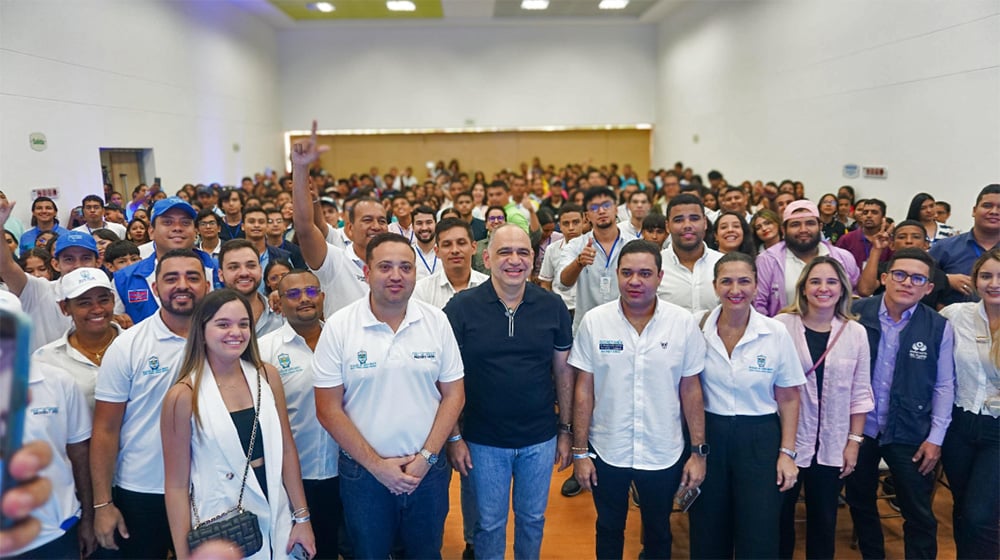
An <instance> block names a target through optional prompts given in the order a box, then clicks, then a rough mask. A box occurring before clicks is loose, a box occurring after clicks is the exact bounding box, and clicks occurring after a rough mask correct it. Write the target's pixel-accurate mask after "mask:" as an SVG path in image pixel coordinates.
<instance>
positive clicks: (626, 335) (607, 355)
mask: <svg viewBox="0 0 1000 560" xmlns="http://www.w3.org/2000/svg"><path fill="white" fill-rule="evenodd" d="M569 363H570V365H571V366H573V367H575V368H577V369H579V370H581V371H582V372H586V373H581V375H593V377H594V412H593V416H592V417H591V422H590V444H591V445H592V446H593V447H594V450H595V451H596V452H597V454H598V455H599V456H600V457H601V460H602V461H604V462H606V463H608V464H609V465H612V466H615V467H621V468H631V469H640V470H659V469H665V468H668V467H670V466H671V465H673V464H674V463H676V462H677V460H678V459H679V458H680V457H681V454H682V453H683V451H684V436H683V430H682V425H683V421H682V409H681V400H680V382H681V378H682V377H690V376H694V375H698V374H700V373H701V371H702V369H704V365H705V343H704V339H703V338H702V337H701V333H699V332H698V323H697V322H696V321H695V319H694V317H693V316H692V315H691V314H690V313H688V312H687V311H685V310H684V309H682V308H681V307H679V306H677V305H674V304H672V303H667V302H665V301H663V300H658V301H657V305H656V310H655V312H654V313H653V317H652V318H651V319H650V321H649V323H647V324H646V327H645V328H644V329H643V330H642V334H639V333H636V331H635V327H633V326H632V325H631V324H630V323H629V322H628V319H626V317H625V314H624V312H623V311H622V307H621V303H620V302H618V301H613V302H610V303H605V304H604V305H601V306H599V307H595V308H594V309H591V310H590V311H589V312H588V313H587V316H586V317H584V318H583V322H582V323H581V324H580V330H579V331H577V334H576V340H575V341H574V344H573V350H572V351H570V354H569Z"/></svg>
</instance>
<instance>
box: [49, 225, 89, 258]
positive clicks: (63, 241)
mask: <svg viewBox="0 0 1000 560" xmlns="http://www.w3.org/2000/svg"><path fill="white" fill-rule="evenodd" d="M70 247H81V248H83V249H89V250H91V251H93V252H94V254H95V255H96V254H97V242H96V241H94V236H92V235H90V234H89V233H83V232H80V231H71V232H69V233H64V234H62V235H60V236H59V237H58V238H56V251H55V256H57V257H58V256H59V253H62V252H63V250H64V249H69V248H70Z"/></svg>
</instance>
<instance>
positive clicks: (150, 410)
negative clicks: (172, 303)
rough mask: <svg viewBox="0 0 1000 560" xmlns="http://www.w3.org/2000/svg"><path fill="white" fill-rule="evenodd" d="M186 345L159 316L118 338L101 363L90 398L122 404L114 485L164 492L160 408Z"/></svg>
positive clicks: (174, 378)
mask: <svg viewBox="0 0 1000 560" xmlns="http://www.w3.org/2000/svg"><path fill="white" fill-rule="evenodd" d="M186 342H187V339H185V338H183V337H181V336H178V335H176V334H174V333H173V332H172V331H171V330H170V329H168V328H167V325H166V324H165V323H164V322H163V319H162V318H161V317H160V313H159V312H157V313H154V314H153V315H151V316H150V317H149V318H147V319H144V320H143V321H141V322H139V324H137V325H135V326H134V327H132V328H130V329H128V330H126V331H125V332H123V333H122V334H120V335H118V338H116V339H115V341H114V342H112V343H111V346H109V347H108V350H107V354H105V355H104V359H103V360H101V369H100V371H99V372H98V374H97V388H96V389H95V391H94V397H95V398H96V399H97V400H99V401H105V402H111V403H126V407H125V416H124V417H123V418H122V427H121V433H120V436H119V442H118V464H117V467H116V468H115V478H114V485H115V486H118V487H121V488H124V489H125V490H131V491H133V492H142V493H146V494H162V493H163V448H162V443H161V441H160V408H161V407H162V405H163V398H164V397H165V396H166V394H167V391H168V390H169V389H170V387H171V386H172V385H173V384H174V380H176V379H177V372H178V369H179V368H180V364H181V360H183V358H184V345H185V343H186Z"/></svg>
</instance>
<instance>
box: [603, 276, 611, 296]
mask: <svg viewBox="0 0 1000 560" xmlns="http://www.w3.org/2000/svg"><path fill="white" fill-rule="evenodd" d="M610 293H611V277H610V276H601V294H603V295H609V294H610Z"/></svg>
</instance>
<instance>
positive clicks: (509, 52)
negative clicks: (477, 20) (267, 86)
mask: <svg viewBox="0 0 1000 560" xmlns="http://www.w3.org/2000/svg"><path fill="white" fill-rule="evenodd" d="M655 31H656V30H655V26H653V25H636V24H632V25H624V24H622V25H601V26H598V25H566V26H556V27H552V26H545V27H543V26H536V25H510V26H507V25H497V26H488V27H485V26H426V27H424V26H401V27H376V26H352V27H346V26H338V27H336V28H322V29H308V30H288V31H281V32H279V35H278V52H279V55H278V59H279V61H280V64H281V67H280V69H279V75H280V77H281V90H280V92H281V94H280V97H281V105H282V107H281V123H282V126H283V127H284V129H285V130H302V129H305V128H307V127H308V126H309V122H310V120H311V119H313V118H317V119H318V120H319V125H320V128H324V129H361V128H375V129H400V128H439V127H445V128H447V127H465V126H468V125H467V123H466V119H471V120H472V121H474V123H475V126H483V127H518V126H545V125H563V126H569V125H576V126H581V125H601V124H636V123H649V122H652V120H653V117H654V109H653V101H654V92H653V88H654V87H655V71H656V33H655Z"/></svg>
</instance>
